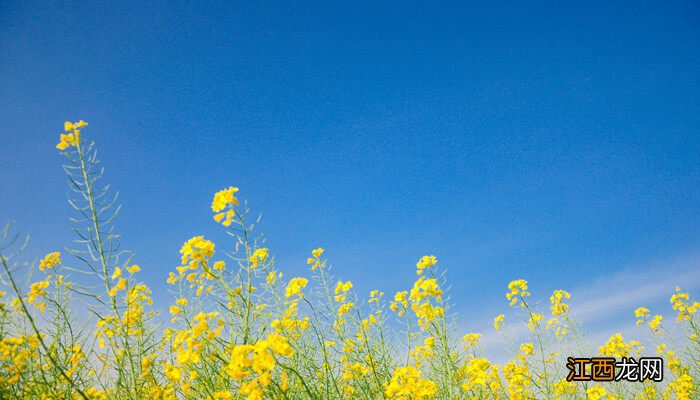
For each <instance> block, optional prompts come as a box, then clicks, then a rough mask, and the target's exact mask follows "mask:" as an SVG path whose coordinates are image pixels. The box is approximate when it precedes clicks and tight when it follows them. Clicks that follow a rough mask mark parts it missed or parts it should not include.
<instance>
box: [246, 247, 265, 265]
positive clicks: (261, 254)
mask: <svg viewBox="0 0 700 400" xmlns="http://www.w3.org/2000/svg"><path fill="white" fill-rule="evenodd" d="M269 255H270V252H269V249H268V248H266V247H263V248H260V249H256V250H255V251H254V252H253V255H252V256H251V257H250V260H249V261H250V268H257V267H259V266H260V265H262V264H264V263H265V260H267V257H268V256H269Z"/></svg>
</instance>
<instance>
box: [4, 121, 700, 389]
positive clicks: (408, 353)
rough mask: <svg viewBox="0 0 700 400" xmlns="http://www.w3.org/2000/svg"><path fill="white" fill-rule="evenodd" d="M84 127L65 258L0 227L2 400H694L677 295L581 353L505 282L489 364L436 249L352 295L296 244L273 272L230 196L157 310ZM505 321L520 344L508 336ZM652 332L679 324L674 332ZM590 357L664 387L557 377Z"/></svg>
mask: <svg viewBox="0 0 700 400" xmlns="http://www.w3.org/2000/svg"><path fill="white" fill-rule="evenodd" d="M86 127H87V123H86V122H84V121H78V122H74V123H72V122H66V123H65V127H64V128H65V129H64V130H65V132H64V133H62V134H61V135H60V139H59V143H58V145H57V146H56V147H57V149H58V150H60V151H61V152H62V153H63V154H64V155H65V157H66V162H65V165H64V170H65V172H66V175H67V178H68V183H69V185H70V188H71V190H72V196H71V199H70V206H71V207H72V208H73V209H74V219H73V220H72V224H73V228H74V232H75V235H76V237H75V239H76V242H75V243H76V246H75V248H73V249H69V250H60V249H45V250H46V253H47V254H46V256H45V257H44V258H43V259H42V260H41V261H40V263H39V264H38V266H37V268H32V269H29V268H26V267H24V266H23V264H22V263H21V262H20V259H21V254H22V253H21V250H22V247H23V244H22V243H21V240H16V237H15V236H13V235H12V234H11V233H10V229H9V227H8V228H7V229H6V230H5V231H4V233H3V240H2V242H1V243H0V258H1V261H2V270H1V273H2V282H3V283H4V284H5V286H4V287H3V288H2V290H4V291H3V292H1V294H2V297H1V298H0V399H248V400H256V399H319V400H320V399H367V400H371V399H416V400H420V399H697V398H700V394H698V391H697V389H696V385H697V382H699V381H700V328H699V325H698V324H699V321H698V318H697V313H696V312H697V309H698V307H700V304H699V303H698V302H696V301H694V300H693V299H692V298H691V297H690V296H689V294H688V293H686V292H684V291H682V290H681V289H680V288H678V289H677V290H676V292H675V293H669V296H670V304H669V307H670V308H671V309H673V310H674V312H675V315H676V318H675V321H666V320H664V319H663V318H662V317H661V316H660V315H656V314H655V313H653V312H652V311H651V310H649V309H647V308H644V307H641V306H642V305H640V308H638V309H636V310H630V313H634V315H635V317H636V318H637V325H639V327H638V329H639V333H640V336H641V335H648V336H649V337H651V338H652V339H653V340H654V341H655V342H656V343H655V344H654V347H651V348H649V346H647V348H643V347H642V345H641V343H640V342H637V341H634V340H628V339H626V338H624V337H623V336H622V335H620V334H617V335H614V336H612V337H610V339H609V340H608V341H607V342H605V343H590V342H589V341H588V339H587V337H586V335H585V334H584V333H583V332H582V330H581V328H580V325H579V324H578V323H577V321H575V320H574V319H573V317H572V314H571V310H570V307H569V302H570V298H571V295H570V294H569V293H568V292H566V291H564V290H556V291H554V292H553V293H552V294H551V297H550V304H549V305H548V307H544V309H538V307H536V305H535V304H534V302H531V301H530V299H531V293H530V289H529V287H528V282H527V281H525V280H523V279H518V280H514V281H512V282H511V283H510V284H509V285H508V287H507V288H503V289H504V294H505V297H504V304H509V306H510V309H511V312H510V313H509V314H508V315H498V316H494V320H493V329H495V330H496V331H497V332H498V333H499V334H501V335H502V337H503V343H504V346H508V348H509V349H511V350H512V354H511V360H510V361H508V362H506V363H503V364H502V365H496V364H495V363H493V362H491V361H489V359H488V357H487V355H485V354H484V353H483V352H482V350H481V347H480V343H479V342H480V339H481V335H480V334H479V333H476V332H458V331H457V329H456V326H457V325H456V323H455V322H456V321H455V319H456V317H455V316H454V313H453V312H452V311H451V307H450V303H449V301H448V296H447V293H446V288H447V287H448V286H449V285H448V283H447V281H446V278H445V274H444V273H445V271H444V269H442V268H441V265H440V263H439V262H438V259H437V258H436V257H435V256H432V255H426V256H424V257H422V258H421V259H419V260H417V264H416V266H415V268H410V269H408V268H407V269H406V274H415V277H416V279H415V283H414V284H413V286H412V287H407V288H406V290H405V291H401V292H398V293H384V292H382V291H381V288H378V289H377V290H373V291H371V292H370V293H369V294H368V295H364V294H360V293H356V292H355V291H354V290H353V284H352V281H350V280H345V279H344V278H345V277H343V279H340V277H337V276H334V274H333V271H332V269H331V268H330V265H329V264H328V263H327V260H326V258H325V256H324V249H322V248H316V249H309V257H308V259H307V260H306V261H307V265H308V268H307V270H306V271H303V272H300V275H301V276H292V277H287V276H283V274H282V273H281V272H280V271H279V270H278V269H277V266H276V265H275V261H274V257H273V253H272V249H269V248H266V247H262V245H261V243H262V242H261V241H260V240H258V237H257V236H256V235H255V233H254V232H253V225H254V223H255V221H254V219H251V218H249V212H248V210H247V209H246V207H244V206H243V205H242V203H241V202H240V201H239V197H238V196H240V194H239V189H238V188H236V187H229V188H225V189H223V190H221V191H219V192H217V193H215V194H214V195H213V200H212V203H211V210H212V218H213V220H214V221H215V222H216V226H217V228H218V229H223V230H226V232H227V233H228V234H229V235H230V237H231V238H232V241H229V242H227V243H226V245H225V247H223V248H221V247H219V245H215V243H213V242H212V241H210V240H208V239H207V238H206V237H204V236H195V237H192V238H190V239H189V240H186V241H185V242H184V244H183V245H182V248H181V250H180V253H181V257H182V258H181V262H180V265H174V266H173V268H172V270H171V271H170V272H169V273H168V274H167V275H164V276H163V280H166V281H167V284H168V285H169V287H170V288H171V289H172V292H173V293H174V296H173V298H172V299H171V305H170V306H169V309H167V310H156V309H154V307H153V304H152V303H153V302H152V299H151V291H150V289H149V286H148V283H147V282H143V281H141V280H140V278H139V276H140V271H141V268H142V267H143V268H148V266H145V265H144V266H142V267H141V266H139V265H138V262H137V260H135V259H134V257H133V256H132V254H131V253H129V252H128V251H125V250H123V249H121V248H120V246H119V236H118V235H117V234H116V233H115V232H114V230H113V225H114V221H115V219H116V217H117V214H118V213H117V211H118V207H117V205H116V204H114V203H115V201H114V200H115V198H114V196H112V195H111V194H110V191H109V190H108V186H107V185H106V184H103V183H102V181H101V180H100V178H101V177H102V169H101V168H102V167H101V166H100V164H99V161H98V159H97V153H96V145H95V143H94V142H92V141H90V140H86V138H85V136H84V135H83V130H85V128H86ZM197 206H198V207H199V206H202V207H205V206H207V205H197ZM58 250H60V251H58ZM79 310H81V311H79ZM162 321H166V322H167V323H165V324H161V323H160V322H162ZM518 324H522V325H525V326H527V329H528V332H529V335H528V337H527V340H524V341H523V340H520V339H519V338H518V340H517V341H516V340H515V339H514V336H512V335H511V332H512V330H513V329H514V328H515V327H516V325H518ZM668 324H671V325H678V326H677V327H676V328H675V329H673V331H674V332H676V333H675V337H674V335H672V334H671V329H670V326H669V325H668ZM678 332H680V333H678ZM597 355H600V356H608V357H616V358H622V357H634V358H639V357H642V356H658V357H662V358H663V360H664V366H665V371H664V379H663V381H662V382H654V381H649V380H647V381H643V382H623V381H619V382H618V381H611V382H594V381H585V382H581V381H579V382H577V381H568V380H567V379H566V378H567V376H568V374H569V370H568V369H567V367H566V357H567V356H580V357H593V356H597Z"/></svg>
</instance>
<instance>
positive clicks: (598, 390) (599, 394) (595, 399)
mask: <svg viewBox="0 0 700 400" xmlns="http://www.w3.org/2000/svg"><path fill="white" fill-rule="evenodd" d="M606 394H607V391H606V390H605V388H604V387H602V386H600V385H595V386H591V387H589V388H588V389H586V395H587V396H588V397H587V398H588V400H600V399H602V398H604V397H605V395H606Z"/></svg>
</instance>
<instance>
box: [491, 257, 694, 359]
mask: <svg viewBox="0 0 700 400" xmlns="http://www.w3.org/2000/svg"><path fill="white" fill-rule="evenodd" d="M611 270H617V271H618V272H615V273H614V274H612V275H610V276H605V277H599V278H597V279H595V280H594V281H593V282H592V283H590V284H587V285H583V286H580V287H578V288H574V289H573V290H571V291H570V292H571V310H572V316H573V318H574V320H576V321H578V322H580V323H582V324H583V327H584V328H585V329H586V330H587V331H588V332H589V333H588V334H587V338H586V339H587V341H588V343H590V344H591V346H593V348H594V349H597V347H598V346H600V345H601V344H603V343H604V342H605V341H606V340H607V338H609V337H610V336H611V335H612V334H614V333H617V332H619V333H622V334H623V336H625V338H626V339H627V338H628V337H634V338H639V337H644V336H645V335H646V333H645V332H644V330H642V329H640V328H639V327H637V326H635V325H634V323H633V321H634V316H633V314H632V313H633V311H634V310H635V309H636V308H637V307H642V306H645V307H648V308H650V309H651V310H652V313H656V314H664V313H666V314H667V315H665V320H668V319H669V318H671V319H672V318H673V317H674V316H673V314H671V313H670V311H671V310H670V304H669V303H668V298H669V297H670V295H671V294H672V293H673V292H674V290H675V288H676V286H680V287H681V288H682V289H683V290H684V291H689V292H691V294H692V291H693V290H697V289H698V288H700V254H697V253H696V254H691V255H689V256H685V257H682V258H677V259H674V260H658V261H654V262H649V263H646V264H644V265H637V266H627V267H624V268H622V269H620V268H617V269H611ZM693 297H695V298H697V296H693ZM542 311H544V310H542ZM511 315H512V314H511ZM506 322H508V316H506ZM509 333H510V337H511V339H512V340H513V341H514V342H516V343H519V342H523V341H527V340H531V339H528V337H530V331H529V330H528V329H527V327H526V326H525V325H524V323H521V322H518V323H513V326H511V328H510V330H509ZM481 344H482V347H483V349H484V352H485V353H486V354H487V355H488V356H489V357H490V358H491V359H492V360H493V361H495V362H503V361H505V360H506V359H508V358H509V357H511V356H512V355H510V354H508V353H507V351H506V350H505V342H504V338H503V337H502V335H500V334H498V333H496V332H494V331H493V329H488V330H487V331H485V332H483V336H482V340H481Z"/></svg>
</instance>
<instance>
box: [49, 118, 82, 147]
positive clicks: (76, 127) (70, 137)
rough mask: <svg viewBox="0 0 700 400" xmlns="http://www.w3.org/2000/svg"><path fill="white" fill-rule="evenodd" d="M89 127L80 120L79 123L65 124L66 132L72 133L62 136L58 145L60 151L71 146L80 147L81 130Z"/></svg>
mask: <svg viewBox="0 0 700 400" xmlns="http://www.w3.org/2000/svg"><path fill="white" fill-rule="evenodd" d="M85 126H87V122H85V121H83V120H80V121H78V122H68V121H66V122H65V124H64V130H65V131H66V132H70V133H67V134H63V133H62V134H61V141H60V142H59V143H58V144H57V145H56V148H57V149H59V150H65V149H67V148H68V147H71V146H76V147H77V146H78V145H80V128H83V127H85Z"/></svg>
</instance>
